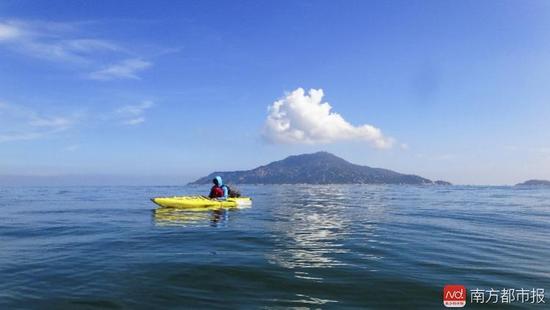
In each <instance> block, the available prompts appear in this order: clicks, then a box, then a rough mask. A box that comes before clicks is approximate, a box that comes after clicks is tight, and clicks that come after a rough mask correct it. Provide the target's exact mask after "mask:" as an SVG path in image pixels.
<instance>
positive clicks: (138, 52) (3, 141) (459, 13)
mask: <svg viewBox="0 0 550 310" xmlns="http://www.w3.org/2000/svg"><path fill="white" fill-rule="evenodd" d="M549 56H550V3H549V2H547V1H342V2H336V1H149V2H143V1H41V2H40V1H2V2H0V175H3V176H11V177H9V178H7V177H4V178H3V180H4V181H3V183H4V184H5V183H10V182H19V183H26V182H31V181H29V180H30V179H33V178H34V179H37V180H42V181H40V182H43V180H44V179H46V180H47V177H48V176H53V175H56V176H60V175H61V176H70V177H66V179H65V180H66V182H65V183H71V184H73V183H74V184H77V183H79V182H81V183H86V182H87V181H86V179H87V178H89V179H93V180H97V176H98V175H99V176H104V177H103V179H102V181H101V182H107V183H108V182H110V181H111V182H113V183H116V182H123V183H124V182H126V183H132V182H136V183H151V184H165V183H178V182H181V183H183V182H186V181H190V180H193V179H194V178H197V177H200V176H202V175H205V174H207V173H209V172H211V171H213V170H237V169H249V168H253V167H256V166H258V165H260V164H265V163H267V162H270V161H273V160H278V159H281V158H283V157H285V156H288V155H292V154H298V153H304V152H314V151H318V150H327V151H330V152H333V153H335V154H336V155H339V156H341V157H343V158H345V159H347V160H349V161H352V162H355V163H358V164H365V165H369V166H374V167H384V168H389V169H393V170H396V171H400V172H405V173H415V174H419V175H422V176H424V177H428V178H431V179H445V180H449V181H451V182H454V183H458V184H512V183H516V182H519V181H523V180H525V179H530V178H546V179H550V122H549V120H550V87H548V76H549V74H550V57H549ZM300 89H303V92H301V90H300ZM310 89H313V90H314V91H313V92H310ZM319 90H322V95H323V96H322V97H321V96H320V95H319V94H321V92H320V91H319ZM275 102H278V103H277V107H275V104H274V103H275ZM324 102H328V103H329V104H330V107H331V110H327V106H326V105H323V103H324ZM268 107H271V108H270V109H269V110H268ZM331 113H332V114H331ZM334 113H338V115H340V116H338V115H336V114H334ZM13 176H24V178H14V177H13ZM92 176H94V177H92ZM0 179H1V178H0ZM14 180H15V181H14ZM136 180H140V181H139V182H137V181H136ZM31 183H32V182H31Z"/></svg>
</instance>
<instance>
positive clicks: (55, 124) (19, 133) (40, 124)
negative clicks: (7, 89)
mask: <svg viewBox="0 0 550 310" xmlns="http://www.w3.org/2000/svg"><path fill="white" fill-rule="evenodd" d="M76 119H77V116H44V115H42V114H39V113H38V112H36V111H34V110H32V109H29V108H26V107H23V106H20V105H14V104H7V103H5V102H0V143H2V142H9V141H20V140H35V139H40V138H45V137H48V136H51V135H54V134H57V133H60V132H63V131H65V130H67V129H69V128H71V127H72V126H73V125H74V124H75V122H76Z"/></svg>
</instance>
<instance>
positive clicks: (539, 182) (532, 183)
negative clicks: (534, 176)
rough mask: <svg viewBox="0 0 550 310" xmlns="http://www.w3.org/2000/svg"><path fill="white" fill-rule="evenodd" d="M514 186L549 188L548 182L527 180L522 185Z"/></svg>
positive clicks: (549, 183)
mask: <svg viewBox="0 0 550 310" xmlns="http://www.w3.org/2000/svg"><path fill="white" fill-rule="evenodd" d="M516 186H549V187H550V181H546V180H528V181H525V182H523V183H519V184H516Z"/></svg>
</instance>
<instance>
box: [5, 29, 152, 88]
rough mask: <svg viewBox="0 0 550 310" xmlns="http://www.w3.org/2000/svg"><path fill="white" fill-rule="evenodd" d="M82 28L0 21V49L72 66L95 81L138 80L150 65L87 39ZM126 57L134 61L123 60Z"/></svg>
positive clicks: (106, 43)
mask: <svg viewBox="0 0 550 310" xmlns="http://www.w3.org/2000/svg"><path fill="white" fill-rule="evenodd" d="M81 28H82V27H81V26H80V25H79V24H75V23H54V22H37V21H21V20H4V21H2V20H0V47H5V48H7V49H9V50H11V51H14V52H16V53H19V54H22V55H25V56H28V57H33V58H39V59H43V60H47V61H54V62H58V63H62V64H63V65H66V66H67V65H72V66H74V67H75V68H76V69H78V70H80V71H86V73H85V74H83V75H84V76H86V77H87V78H91V79H95V80H113V79H139V76H138V75H137V73H138V72H140V71H143V70H145V69H147V68H149V67H150V66H151V65H152V63H151V62H148V61H145V60H143V59H140V58H139V56H136V53H135V52H133V51H130V50H129V49H127V48H123V47H121V46H120V45H119V44H116V43H114V42H111V41H109V40H104V39H98V38H93V37H90V36H89V35H86V34H85V33H84V32H83V29H81ZM129 55H132V56H129ZM128 57H133V58H129V59H124V58H128ZM120 59H123V60H122V61H120ZM117 61H119V62H118V63H117ZM109 62H110V63H112V64H111V65H108V66H106V65H105V64H107V63H109ZM90 72H91V73H90Z"/></svg>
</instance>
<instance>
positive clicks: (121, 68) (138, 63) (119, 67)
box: [89, 59, 151, 80]
mask: <svg viewBox="0 0 550 310" xmlns="http://www.w3.org/2000/svg"><path fill="white" fill-rule="evenodd" d="M150 66H151V63H150V62H147V61H143V60H141V59H126V60H124V61H122V62H120V63H117V64H113V65H110V66H108V67H106V68H103V69H101V70H98V71H95V72H92V73H91V74H90V75H89V77H90V78H91V79H94V80H114V79H139V76H138V75H137V73H138V72H139V71H143V70H145V69H147V68H149V67H150Z"/></svg>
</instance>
